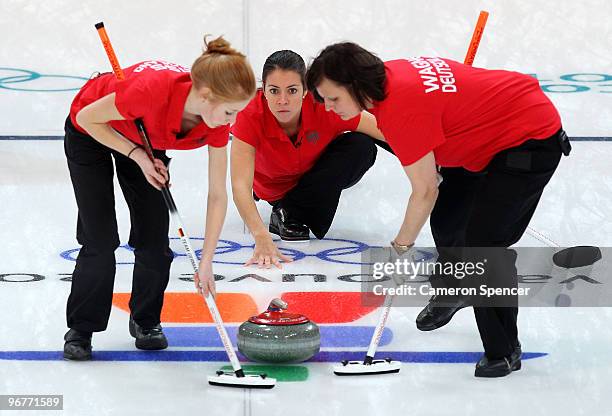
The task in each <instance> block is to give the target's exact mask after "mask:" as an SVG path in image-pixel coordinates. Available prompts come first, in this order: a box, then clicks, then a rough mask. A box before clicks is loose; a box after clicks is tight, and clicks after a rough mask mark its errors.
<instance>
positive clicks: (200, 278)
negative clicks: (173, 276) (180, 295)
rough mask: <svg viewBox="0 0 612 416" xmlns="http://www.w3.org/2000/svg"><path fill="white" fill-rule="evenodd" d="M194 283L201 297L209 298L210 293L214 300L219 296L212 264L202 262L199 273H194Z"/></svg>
mask: <svg viewBox="0 0 612 416" xmlns="http://www.w3.org/2000/svg"><path fill="white" fill-rule="evenodd" d="M193 281H194V283H195V287H196V290H197V291H198V293H199V294H200V295H202V296H204V297H207V296H208V293H210V294H211V295H212V296H213V298H214V297H215V296H217V290H216V287H215V275H214V273H213V269H212V262H209V261H205V262H200V266H199V270H198V273H194V275H193Z"/></svg>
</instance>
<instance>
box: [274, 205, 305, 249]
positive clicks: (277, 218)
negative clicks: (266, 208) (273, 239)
mask: <svg viewBox="0 0 612 416" xmlns="http://www.w3.org/2000/svg"><path fill="white" fill-rule="evenodd" d="M269 230H270V232H271V233H272V234H276V235H278V236H279V237H280V238H281V240H283V241H293V242H304V241H310V230H309V229H308V227H307V226H305V225H304V224H301V223H300V222H298V221H296V220H295V219H293V218H291V216H290V215H289V214H288V212H287V210H285V209H284V208H280V207H278V208H274V209H273V210H272V214H271V215H270V227H269Z"/></svg>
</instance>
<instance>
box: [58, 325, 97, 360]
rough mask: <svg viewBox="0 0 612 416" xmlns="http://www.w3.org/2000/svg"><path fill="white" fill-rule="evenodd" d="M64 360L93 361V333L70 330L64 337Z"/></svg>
mask: <svg viewBox="0 0 612 416" xmlns="http://www.w3.org/2000/svg"><path fill="white" fill-rule="evenodd" d="M64 341H66V342H65V343H64V358H65V359H66V360H74V361H88V360H91V332H84V331H77V330H76V329H70V330H68V332H66V335H64Z"/></svg>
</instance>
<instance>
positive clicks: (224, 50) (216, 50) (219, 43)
mask: <svg viewBox="0 0 612 416" xmlns="http://www.w3.org/2000/svg"><path fill="white" fill-rule="evenodd" d="M208 36H210V35H206V36H204V45H205V47H204V52H203V55H213V54H219V55H238V56H244V55H242V54H241V53H240V52H238V51H237V50H236V49H234V48H232V46H231V45H230V43H229V42H228V41H226V40H225V39H223V36H219V37H218V38H216V39H213V40H211V41H207V40H206V38H207V37H208Z"/></svg>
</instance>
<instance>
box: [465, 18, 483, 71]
mask: <svg viewBox="0 0 612 416" xmlns="http://www.w3.org/2000/svg"><path fill="white" fill-rule="evenodd" d="M488 17H489V12H486V11H484V10H483V11H481V12H480V14H479V15H478V22H477V23H476V27H475V28H474V33H473V34H472V40H471V41H470V47H469V48H468V51H467V54H466V55H465V60H464V61H463V63H464V64H466V65H472V64H473V63H474V58H475V57H476V51H478V46H479V45H480V39H482V33H483V32H484V28H485V25H486V24H487V18H488Z"/></svg>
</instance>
